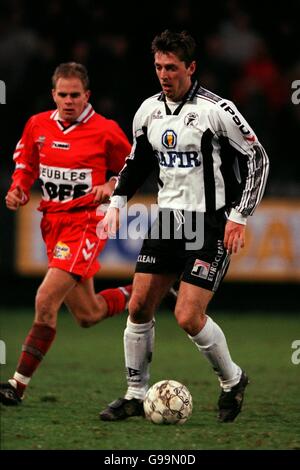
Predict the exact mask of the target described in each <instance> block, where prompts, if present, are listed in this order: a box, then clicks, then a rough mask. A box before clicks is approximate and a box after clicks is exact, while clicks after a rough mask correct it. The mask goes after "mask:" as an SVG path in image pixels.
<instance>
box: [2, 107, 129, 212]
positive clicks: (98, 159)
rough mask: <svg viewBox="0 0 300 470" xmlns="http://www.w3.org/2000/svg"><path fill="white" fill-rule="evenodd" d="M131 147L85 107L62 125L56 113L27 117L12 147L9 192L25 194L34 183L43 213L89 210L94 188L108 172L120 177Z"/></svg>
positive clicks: (113, 125) (115, 129) (113, 126)
mask: <svg viewBox="0 0 300 470" xmlns="http://www.w3.org/2000/svg"><path fill="white" fill-rule="evenodd" d="M130 149H131V145H130V143H129V141H128V139H127V137H126V135H125V134H124V132H123V131H122V130H121V128H120V127H119V125H118V124H117V123H116V122H115V121H113V120H109V119H106V118H104V117H103V116H101V115H99V114H97V113H96V112H95V111H94V109H93V108H92V106H91V104H88V105H87V107H86V108H85V110H84V111H83V112H82V114H81V115H80V116H79V118H78V119H77V121H76V122H75V123H71V124H68V125H67V126H66V125H65V124H64V123H63V122H62V121H60V120H59V115H58V111H57V110H55V111H46V112H43V113H39V114H36V115H34V116H32V117H31V118H30V119H29V120H28V122H27V124H26V126H25V129H24V132H23V135H22V138H21V140H20V141H19V142H18V144H17V146H16V150H15V153H14V160H15V162H16V169H15V171H14V173H13V176H12V179H13V183H12V185H11V187H10V190H13V189H14V188H15V187H16V186H19V187H20V188H21V189H22V190H23V191H24V193H25V195H26V197H27V199H28V198H29V190H30V188H31V186H32V185H33V183H34V181H35V180H36V179H37V178H39V179H40V181H41V188H42V200H41V203H40V206H39V209H40V210H41V211H43V212H59V211H67V210H69V209H73V208H77V207H94V206H96V205H97V204H95V203H94V202H93V199H94V195H93V194H91V191H92V188H93V187H94V186H98V185H102V184H104V183H105V181H106V172H107V171H108V170H110V171H112V172H114V173H119V171H120V170H121V168H122V167H123V165H124V161H125V158H126V157H127V156H128V154H129V153H130Z"/></svg>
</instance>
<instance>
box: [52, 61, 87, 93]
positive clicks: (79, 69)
mask: <svg viewBox="0 0 300 470" xmlns="http://www.w3.org/2000/svg"><path fill="white" fill-rule="evenodd" d="M74 77H75V78H79V80H80V81H81V83H82V85H83V88H84V89H85V90H88V89H89V85H90V80H89V76H88V72H87V69H86V67H85V66H84V65H82V64H78V63H77V62H65V63H64V64H60V65H58V66H57V67H56V69H55V70H54V74H53V75H52V86H53V88H55V87H56V84H57V80H58V79H59V78H74Z"/></svg>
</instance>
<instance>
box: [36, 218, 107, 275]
mask: <svg viewBox="0 0 300 470" xmlns="http://www.w3.org/2000/svg"><path fill="white" fill-rule="evenodd" d="M102 218H103V215H100V216H97V215H96V211H95V210H91V209H89V210H81V211H74V212H56V213H46V214H45V215H44V216H43V218H42V221H41V230H42V236H43V239H44V241H45V243H46V247H47V256H48V260H49V268H60V269H62V270H63V271H67V272H69V273H72V274H76V275H78V276H81V279H82V280H84V279H88V278H90V277H92V276H94V275H95V274H96V272H97V271H98V270H99V268H100V263H99V262H98V261H97V257H98V255H99V253H100V252H101V251H102V250H103V248H104V246H105V243H106V240H101V239H99V238H98V237H97V234H96V226H97V224H98V222H99V221H100V220H101V219H102Z"/></svg>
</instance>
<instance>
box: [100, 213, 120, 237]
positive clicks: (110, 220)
mask: <svg viewBox="0 0 300 470" xmlns="http://www.w3.org/2000/svg"><path fill="white" fill-rule="evenodd" d="M119 227H120V210H119V209H117V208H115V207H109V208H108V209H107V212H106V214H105V216H104V218H103V219H102V220H101V222H99V224H98V226H97V235H98V237H99V238H101V239H106V238H107V237H109V238H115V237H116V234H117V231H118V230H119Z"/></svg>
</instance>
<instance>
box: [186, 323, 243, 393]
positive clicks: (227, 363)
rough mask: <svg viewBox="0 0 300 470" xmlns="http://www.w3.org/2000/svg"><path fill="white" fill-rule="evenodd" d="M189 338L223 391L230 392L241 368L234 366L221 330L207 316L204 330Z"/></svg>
mask: <svg viewBox="0 0 300 470" xmlns="http://www.w3.org/2000/svg"><path fill="white" fill-rule="evenodd" d="M189 338H190V339H191V340H192V341H193V342H194V343H195V344H196V346H197V348H198V349H199V350H200V351H202V352H203V354H204V356H205V357H206V358H207V359H208V360H209V362H210V363H211V365H212V366H213V369H214V371H215V372H216V374H217V375H218V377H219V381H220V385H221V387H222V388H223V389H224V390H225V391H230V389H231V387H233V386H234V385H236V384H237V383H238V382H239V381H240V378H241V373H242V371H241V368H240V367H239V366H238V365H237V364H235V363H234V362H233V361H232V359H231V357H230V353H229V350H228V346H227V343H226V338H225V336H224V333H223V331H222V330H221V328H220V327H219V326H218V325H217V324H216V323H215V322H214V321H213V320H212V319H211V318H210V317H209V316H207V321H206V323H205V325H204V328H202V330H200V332H199V333H198V334H197V335H195V336H190V335H189Z"/></svg>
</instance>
